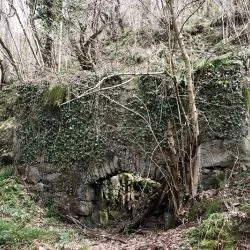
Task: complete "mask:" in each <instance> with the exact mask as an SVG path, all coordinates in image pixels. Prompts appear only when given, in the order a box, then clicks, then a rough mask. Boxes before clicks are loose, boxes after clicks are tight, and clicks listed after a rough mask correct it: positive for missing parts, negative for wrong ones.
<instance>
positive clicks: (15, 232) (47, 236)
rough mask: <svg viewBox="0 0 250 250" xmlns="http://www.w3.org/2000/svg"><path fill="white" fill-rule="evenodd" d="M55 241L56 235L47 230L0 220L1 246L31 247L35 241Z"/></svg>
mask: <svg viewBox="0 0 250 250" xmlns="http://www.w3.org/2000/svg"><path fill="white" fill-rule="evenodd" d="M38 239H39V240H46V241H48V240H49V241H50V240H55V239H56V235H55V233H53V232H48V231H47V230H43V229H38V228H31V227H23V226H21V225H20V224H17V223H14V222H10V221H5V220H2V219H0V246H3V245H5V246H6V245H12V246H13V245H14V246H16V247H17V246H19V245H30V244H31V243H32V242H33V241H34V240H38Z"/></svg>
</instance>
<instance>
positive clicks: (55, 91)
mask: <svg viewBox="0 0 250 250" xmlns="http://www.w3.org/2000/svg"><path fill="white" fill-rule="evenodd" d="M67 92H68V89H67V86H66V85H64V84H61V83H57V84H52V85H51V86H50V87H49V88H48V89H47V90H46V91H45V93H44V105H45V106H49V107H56V106H59V105H60V104H62V103H63V102H64V101H65V100H66V96H67Z"/></svg>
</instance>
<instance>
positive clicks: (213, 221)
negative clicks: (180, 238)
mask: <svg viewBox="0 0 250 250" xmlns="http://www.w3.org/2000/svg"><path fill="white" fill-rule="evenodd" d="M236 226H237V222H236V221H235V220H233V219H232V218H231V217H230V215H229V214H227V213H213V214H211V215H210V216H209V217H208V218H207V219H204V220H203V221H202V222H201V223H200V225H198V226H197V227H196V228H194V229H191V230H190V231H189V233H188V239H189V242H190V243H191V244H192V246H193V247H194V249H215V248H216V247H218V245H219V244H220V243H221V242H223V245H224V249H234V248H233V247H234V245H235V244H236V242H237V234H236ZM216 249H217V248H216Z"/></svg>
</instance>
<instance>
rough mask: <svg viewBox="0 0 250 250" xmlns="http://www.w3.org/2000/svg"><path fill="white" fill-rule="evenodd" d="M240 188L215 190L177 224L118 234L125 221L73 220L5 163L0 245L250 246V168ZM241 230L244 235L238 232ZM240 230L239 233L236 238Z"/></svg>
mask: <svg viewBox="0 0 250 250" xmlns="http://www.w3.org/2000/svg"><path fill="white" fill-rule="evenodd" d="M232 185H233V186H234V188H233V189H232V188H227V189H223V190H220V191H218V190H210V191H206V192H204V193H203V198H201V197H199V199H200V201H199V202H197V204H196V205H195V206H193V207H189V212H188V214H187V217H185V218H184V219H183V221H185V222H186V223H183V224H181V225H180V226H178V227H176V228H174V229H169V230H167V229H163V228H162V229H161V228H157V225H155V227H154V224H153V225H151V227H150V228H139V229H137V230H135V231H133V233H123V234H118V233H116V232H117V231H118V230H117V228H119V226H121V225H120V223H124V221H123V222H122V221H121V222H120V223H116V224H115V225H113V226H112V225H111V226H107V227H106V228H105V229H104V228H103V229H92V228H82V227H81V226H80V225H79V224H78V222H77V221H75V223H68V222H66V221H62V220H61V218H59V217H58V215H56V213H55V211H54V210H53V207H50V206H45V207H41V206H39V204H38V203H37V202H35V201H34V196H33V194H32V193H30V192H29V191H28V189H27V186H26V185H25V183H23V182H22V180H20V178H19V177H18V176H17V175H16V174H15V173H14V172H13V168H12V167H10V166H5V167H0V249H3V250H5V249H6V250H12V249H13V250H15V249H23V250H26V249H30V250H31V249H32V250H57V249H58V250H60V249H61V250H168V249H169V250H175V249H176V250H184V249H197V250H198V249H202V250H203V249H204V250H205V249H220V250H223V249H225V250H226V249H237V250H243V249H244V250H247V249H250V242H249V239H250V228H249V225H250V223H249V222H250V221H249V218H250V173H248V172H247V173H243V175H240V177H239V178H237V181H234V182H233V183H232ZM238 233H240V234H238ZM236 235H237V237H236Z"/></svg>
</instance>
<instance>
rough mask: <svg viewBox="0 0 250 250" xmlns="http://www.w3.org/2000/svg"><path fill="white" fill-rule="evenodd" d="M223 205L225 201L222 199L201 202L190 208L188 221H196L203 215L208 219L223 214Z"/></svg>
mask: <svg viewBox="0 0 250 250" xmlns="http://www.w3.org/2000/svg"><path fill="white" fill-rule="evenodd" d="M222 205H223V200H222V199H221V198H216V199H213V200H211V199H208V200H201V201H200V202H197V203H196V204H194V205H193V206H192V207H191V208H190V210H189V213H188V219H189V220H192V219H195V218H196V216H197V215H198V214H199V215H203V217H204V218H205V219H206V218H208V217H209V216H210V215H211V214H213V213H218V212H221V211H222V208H223V206H222Z"/></svg>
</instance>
